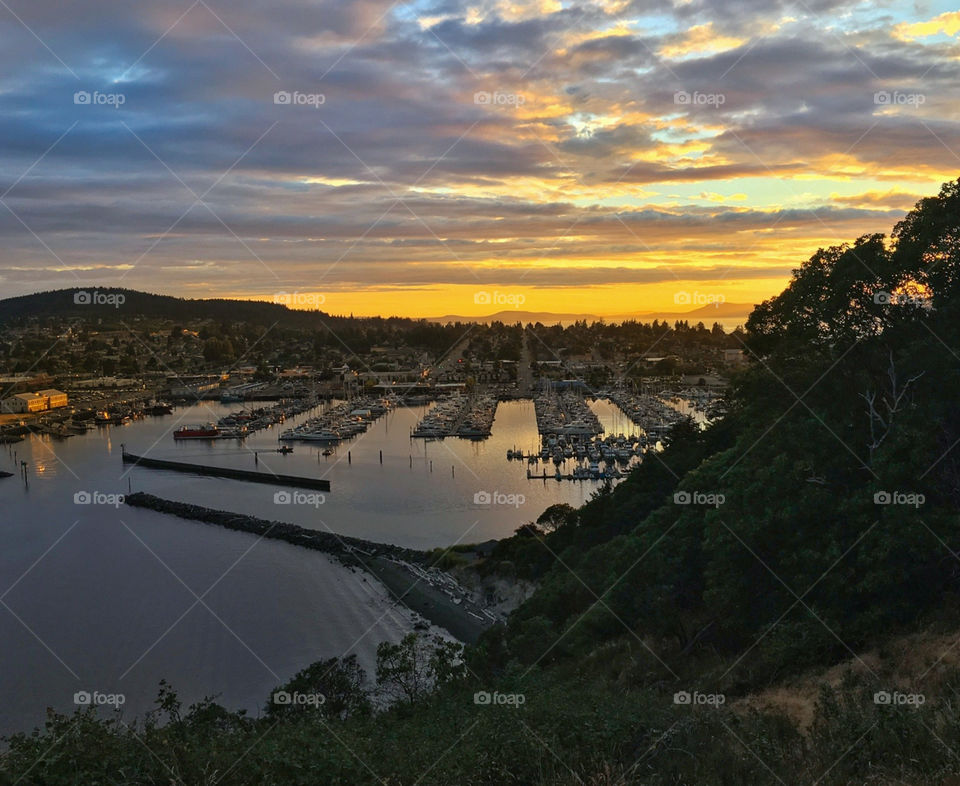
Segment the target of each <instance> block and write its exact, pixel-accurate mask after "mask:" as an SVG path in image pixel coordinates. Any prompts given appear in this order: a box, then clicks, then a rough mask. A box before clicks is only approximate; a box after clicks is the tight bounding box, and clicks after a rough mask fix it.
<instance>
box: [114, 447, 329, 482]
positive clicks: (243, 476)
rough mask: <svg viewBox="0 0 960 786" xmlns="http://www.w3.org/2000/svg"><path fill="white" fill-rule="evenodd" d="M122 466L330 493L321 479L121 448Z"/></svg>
mask: <svg viewBox="0 0 960 786" xmlns="http://www.w3.org/2000/svg"><path fill="white" fill-rule="evenodd" d="M121 452H122V455H123V463H124V464H136V465H137V466H138V467H147V468H149V469H169V470H173V471H174V472H187V473H190V474H192V475H206V476H207V477H214V478H229V479H231V480H245V481H247V482H248V483H268V484H270V485H271V486H290V487H294V488H304V489H319V490H320V491H330V481H329V480H324V479H322V478H304V477H298V476H295V475H277V474H275V473H272V472H256V471H254V470H249V469H233V468H231V467H211V466H207V465H205V464H188V463H186V462H183V461H167V460H166V459H154V458H147V457H146V456H135V455H134V454H133V453H127V450H126V448H121Z"/></svg>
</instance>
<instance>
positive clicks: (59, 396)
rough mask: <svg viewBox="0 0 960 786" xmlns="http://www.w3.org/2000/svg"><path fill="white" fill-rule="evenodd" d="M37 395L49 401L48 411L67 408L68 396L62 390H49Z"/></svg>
mask: <svg viewBox="0 0 960 786" xmlns="http://www.w3.org/2000/svg"><path fill="white" fill-rule="evenodd" d="M37 395H38V396H43V397H44V398H46V399H47V406H46V409H59V408H60V407H65V406H67V394H66V393H64V392H63V391H62V390H56V389H55V388H48V389H47V390H41V391H40V392H39V393H37Z"/></svg>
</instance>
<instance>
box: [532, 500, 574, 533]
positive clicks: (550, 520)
mask: <svg viewBox="0 0 960 786" xmlns="http://www.w3.org/2000/svg"><path fill="white" fill-rule="evenodd" d="M576 520H577V511H576V509H574V507H573V506H572V505H568V504H567V503H566V502H558V503H556V504H554V505H551V506H550V507H548V508H547V509H546V510H545V511H543V513H541V514H540V516H539V517H538V518H537V526H539V527H540V529H542V530H544V531H545V532H554V531H556V530H558V529H560V527H563V526H565V525H567V524H574V523H576Z"/></svg>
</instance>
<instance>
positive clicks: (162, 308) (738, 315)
mask: <svg viewBox="0 0 960 786" xmlns="http://www.w3.org/2000/svg"><path fill="white" fill-rule="evenodd" d="M753 308H754V306H753V304H751V303H720V304H717V305H706V306H700V307H698V308H694V309H691V310H688V311H635V312H630V313H623V314H606V315H600V314H589V313H582V314H568V313H555V312H550V311H521V310H514V309H507V310H503V311H498V312H496V313H494V314H487V315H483V316H463V315H456V314H447V315H445V316H442V317H421V318H419V319H418V318H410V317H379V316H378V315H367V316H364V315H358V316H357V317H356V318H357V319H377V318H380V319H390V320H398V321H404V322H417V321H426V322H438V323H440V324H449V323H456V322H462V323H471V322H474V323H479V324H490V323H491V322H497V321H500V322H504V323H507V324H515V323H517V322H522V323H523V324H527V323H531V322H532V323H537V322H540V323H542V324H545V325H556V324H564V325H568V324H571V323H573V322H577V321H582V320H586V321H587V322H598V321H600V320H601V319H602V320H604V321H606V322H623V321H627V320H636V321H639V322H652V321H653V320H654V319H657V320H660V321H664V320H666V321H668V322H674V321H676V320H678V319H679V320H687V321H689V322H691V323H692V324H696V323H697V322H703V323H704V324H705V325H707V326H708V327H709V326H710V325H712V324H713V323H714V322H720V323H721V324H723V325H724V327H725V328H728V329H729V328H732V327H733V326H735V325H737V324H743V323H744V322H746V319H747V316H748V315H749V314H750V312H751V311H752V310H753ZM124 312H127V313H131V314H136V315H138V316H147V317H156V318H164V319H172V320H184V321H186V320H190V319H212V320H217V321H228V322H231V321H243V322H250V323H252V324H261V325H272V324H274V323H278V324H280V325H282V326H284V327H291V328H301V329H311V328H313V329H316V328H319V327H321V325H322V324H323V323H324V322H327V321H329V320H331V319H349V317H344V316H333V315H330V314H327V313H326V312H323V311H319V310H318V311H308V310H305V309H292V308H289V307H287V306H286V305H284V304H282V303H270V302H267V301H263V300H236V299H227V298H182V297H174V296H172V295H157V294H153V293H150V292H140V291H137V290H134V289H123V288H117V287H92V286H87V287H76V288H72V289H58V290H51V291H47V292H37V293H34V294H31V295H19V296H17V297H12V298H6V299H3V300H0V322H2V321H4V320H8V319H16V318H20V317H44V316H63V317H70V316H75V317H82V316H90V315H91V314H99V315H102V316H110V317H116V316H121V317H122V315H123V313H124Z"/></svg>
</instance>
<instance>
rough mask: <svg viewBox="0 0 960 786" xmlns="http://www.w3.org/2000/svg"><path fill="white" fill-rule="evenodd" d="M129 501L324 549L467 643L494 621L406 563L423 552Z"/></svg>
mask: <svg viewBox="0 0 960 786" xmlns="http://www.w3.org/2000/svg"><path fill="white" fill-rule="evenodd" d="M124 503H125V504H127V505H130V506H131V507H136V508H145V509H147V510H153V511H155V512H157V513H164V514H167V515H171V516H176V517H178V518H182V519H187V520H190V521H198V522H201V523H204V524H211V525H214V526H219V527H224V528H225V529H231V530H234V531H237V532H247V533H250V534H252V535H257V536H259V537H262V538H269V539H271V540H281V541H284V542H286V543H290V544H292V545H294V546H302V547H304V548H308V549H313V550H314V551H320V552H323V553H324V554H327V555H329V556H331V557H333V558H334V559H337V560H338V561H339V562H341V563H342V564H343V565H345V566H348V567H351V566H357V567H360V568H362V569H363V570H365V571H366V572H367V573H369V574H370V575H371V576H372V577H373V578H374V579H376V580H377V581H378V582H380V583H381V584H382V585H383V586H384V587H385V588H386V590H387V592H388V593H389V594H390V596H391V597H392V598H393V599H394V600H395V601H397V602H398V603H402V604H403V605H405V606H406V607H407V608H409V609H411V610H412V611H414V612H416V613H417V614H419V615H420V616H422V617H424V618H425V619H427V620H428V621H430V622H432V623H433V624H434V625H438V626H439V627H442V628H444V629H445V630H447V631H449V633H450V634H451V635H452V636H454V637H455V638H457V639H458V640H460V641H462V642H464V643H466V644H473V643H475V642H476V641H477V640H478V639H479V638H480V636H481V634H482V633H483V632H484V631H485V630H486V629H487V628H489V627H491V626H492V625H493V624H494V623H493V620H492V619H490V618H489V617H488V616H487V615H486V614H485V613H484V612H483V611H482V609H480V608H479V607H476V606H474V604H472V603H471V602H470V601H469V600H467V599H466V598H461V599H459V600H458V601H456V602H455V601H454V599H453V598H452V597H451V596H450V595H449V594H448V593H447V592H444V591H443V590H442V589H439V588H437V587H435V586H433V584H432V583H431V582H430V581H428V580H425V579H424V577H423V575H422V574H418V573H417V572H415V571H413V570H410V569H409V568H407V567H406V566H405V564H404V563H411V564H414V565H416V564H418V563H423V562H424V561H425V559H426V557H427V552H424V551H418V550H416V549H409V548H404V547H402V546H394V545H392V544H389V543H377V542H375V541H369V540H363V539H361V538H354V537H351V536H349V535H337V534H335V533H333V532H322V531H319V530H312V529H307V528H305V527H300V526H297V525H296V524H287V523H285V522H282V521H268V520H267V519H261V518H257V517H255V516H247V515H242V514H238V513H231V512H229V511H224V510H214V509H212V508H206V507H203V506H201V505H193V504H189V503H185V502H175V501H173V500H168V499H164V498H162V497H158V496H155V495H153V494H147V493H145V492H142V491H138V492H136V493H134V494H130V495H128V496H127V497H125V498H124Z"/></svg>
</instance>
